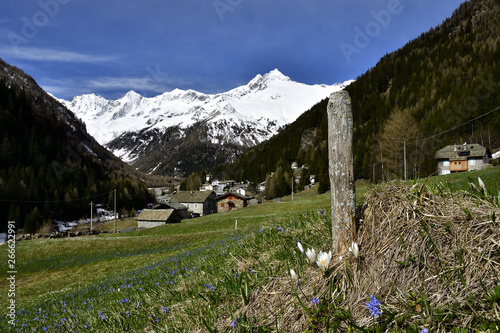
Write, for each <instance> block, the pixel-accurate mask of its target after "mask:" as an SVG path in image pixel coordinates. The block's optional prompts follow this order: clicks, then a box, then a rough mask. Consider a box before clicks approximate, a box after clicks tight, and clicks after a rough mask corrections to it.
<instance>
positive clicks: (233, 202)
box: [215, 192, 251, 213]
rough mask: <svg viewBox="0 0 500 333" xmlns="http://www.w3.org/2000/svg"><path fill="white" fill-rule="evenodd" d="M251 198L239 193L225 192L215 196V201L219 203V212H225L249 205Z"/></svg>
mask: <svg viewBox="0 0 500 333" xmlns="http://www.w3.org/2000/svg"><path fill="white" fill-rule="evenodd" d="M250 199H251V198H249V197H246V196H244V195H241V194H238V193H233V192H229V193H225V194H223V195H220V196H218V197H217V198H215V202H216V203H217V212H218V213H225V212H229V211H232V210H237V209H241V208H244V207H247V206H248V203H249V202H250Z"/></svg>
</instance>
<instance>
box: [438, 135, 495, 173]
mask: <svg viewBox="0 0 500 333" xmlns="http://www.w3.org/2000/svg"><path fill="white" fill-rule="evenodd" d="M434 158H435V159H437V161H438V165H437V173H438V175H447V174H450V173H453V172H464V171H473V170H482V169H485V168H488V167H490V166H491V164H489V162H490V159H491V153H490V151H489V149H487V148H485V147H483V146H481V145H480V144H477V143H472V144H468V143H464V144H463V145H457V144H455V145H449V146H446V147H444V148H442V149H440V150H438V151H437V152H436V154H435V155H434Z"/></svg>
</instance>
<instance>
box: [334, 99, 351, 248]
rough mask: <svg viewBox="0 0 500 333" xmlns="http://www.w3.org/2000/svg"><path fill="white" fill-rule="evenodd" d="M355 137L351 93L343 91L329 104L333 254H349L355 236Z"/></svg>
mask: <svg viewBox="0 0 500 333" xmlns="http://www.w3.org/2000/svg"><path fill="white" fill-rule="evenodd" d="M352 136H353V119H352V108H351V98H350V97H349V93H348V92H346V91H343V90H342V91H337V92H334V93H333V94H331V96H330V101H329V103H328V152H329V173H330V185H331V196H332V238H333V252H334V253H342V252H343V251H344V250H346V249H347V248H348V247H349V246H350V244H351V242H352V241H353V240H354V237H355V235H356V230H355V227H356V216H355V212H356V191H355V187H354V159H353V153H352V142H353V139H352Z"/></svg>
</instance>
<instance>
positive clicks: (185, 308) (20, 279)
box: [0, 168, 500, 331]
mask: <svg viewBox="0 0 500 333" xmlns="http://www.w3.org/2000/svg"><path fill="white" fill-rule="evenodd" d="M478 175H479V176H481V177H482V178H483V180H484V181H485V183H486V185H487V187H488V188H490V189H491V188H495V189H496V190H498V189H499V188H500V186H498V185H499V184H500V177H499V175H500V173H499V169H498V168H494V169H489V170H484V171H479V172H473V173H468V174H459V175H458V174H455V175H450V176H447V177H443V176H440V177H434V178H432V179H431V180H430V182H445V181H446V182H449V183H453V184H454V185H453V186H460V187H461V188H467V187H468V183H467V177H471V178H473V179H477V176H478ZM476 183H477V182H476ZM457 184H459V185H457ZM368 188H369V186H368V185H362V186H358V188H357V190H358V200H360V199H361V195H359V194H360V193H365V192H366V190H367V189H368ZM294 199H295V200H294V201H293V202H292V201H291V197H286V198H283V199H281V202H276V203H267V204H263V205H258V206H254V207H249V208H246V209H244V210H240V211H234V212H231V213H226V214H217V215H211V216H205V217H201V218H197V219H192V220H187V221H184V222H183V223H182V224H176V225H166V226H163V227H158V228H153V229H149V230H144V231H139V232H131V233H123V234H105V235H100V236H96V237H86V238H71V239H57V240H33V241H26V242H19V243H17V246H16V263H17V267H16V269H17V271H18V274H17V293H16V303H17V309H18V310H19V309H20V308H25V309H28V310H27V312H28V314H26V316H27V317H30V319H29V320H28V322H31V321H33V319H34V317H38V316H39V315H42V314H37V313H33V312H36V309H38V307H39V306H40V305H41V304H52V307H51V308H50V307H49V308H47V309H46V310H43V311H47V312H46V313H49V311H51V310H50V309H52V311H54V312H53V314H52V315H53V316H54V317H57V318H58V320H66V319H67V318H62V317H64V310H62V313H61V310H60V309H57V306H56V305H55V304H59V303H60V304H63V303H64V304H66V302H68V304H70V303H69V302H70V300H68V298H71V300H74V302H75V305H74V307H73V308H72V309H73V310H72V313H73V316H74V317H75V318H78V319H74V322H71V325H72V326H67V327H70V328H69V329H70V330H73V329H76V330H80V329H82V326H81V325H84V322H85V325H94V326H93V327H95V328H94V330H95V331H103V330H113V329H114V330H116V331H120V330H123V331H126V330H127V329H134V325H137V327H145V326H148V325H150V326H151V327H153V328H154V329H155V330H159V329H162V328H164V327H169V326H168V325H169V323H170V324H171V323H181V324H179V325H180V327H190V329H192V330H201V329H203V327H204V325H203V324H202V321H200V318H198V319H196V320H191V319H189V316H187V317H185V316H186V315H187V314H189V312H190V311H195V312H196V314H197V315H198V314H200V313H201V312H202V308H203V307H202V308H200V307H199V306H191V305H190V304H189V303H188V301H185V299H195V300H196V299H197V300H198V301H200V302H202V303H203V304H205V303H206V304H209V305H210V304H211V305H212V308H211V309H212V310H207V309H209V308H210V306H208V308H203V309H205V310H203V311H205V312H204V315H203V316H201V317H203V318H204V320H205V319H206V321H207V322H210V323H208V326H216V324H217V323H216V321H217V318H218V317H221V318H225V320H226V321H229V322H230V319H231V318H232V316H233V314H232V313H233V311H234V312H235V313H236V311H237V310H238V309H239V308H240V307H241V306H242V304H240V303H241V302H242V300H243V302H245V297H244V293H242V292H241V286H242V283H243V282H242V280H239V284H238V282H237V281H236V280H237V279H236V280H235V281H232V280H231V276H230V273H231V272H238V273H239V274H240V275H239V276H244V273H245V271H247V270H248V269H249V268H252V267H254V269H255V270H256V271H257V270H259V269H260V270H265V271H266V272H265V273H264V272H262V273H260V274H261V276H264V277H265V278H264V280H259V279H257V278H255V277H253V278H252V275H250V277H249V278H248V277H247V279H250V282H249V283H250V285H252V287H253V288H254V289H256V288H258V286H259V285H263V284H264V283H266V282H268V281H267V279H271V278H273V277H274V278H277V277H279V276H282V275H283V274H284V273H283V272H287V271H288V269H289V267H288V264H283V266H281V265H280V264H277V266H276V265H275V261H268V262H266V261H265V260H263V258H265V259H266V260H268V257H269V256H270V255H268V254H267V252H266V251H272V252H273V253H274V259H276V258H280V256H283V257H284V258H287V257H288V258H289V257H290V256H292V257H293V256H295V254H293V252H294V251H295V252H296V247H295V246H294V243H295V239H297V238H295V237H298V238H300V239H309V243H307V242H306V243H305V245H308V246H309V245H310V246H315V247H316V248H318V249H320V248H325V246H322V245H324V244H328V242H329V233H325V232H324V230H323V231H322V232H320V233H319V234H318V235H317V236H316V237H313V238H312V239H311V233H312V232H314V231H310V230H309V229H311V230H312V229H314V228H315V227H314V224H315V223H317V222H318V221H321V216H319V214H318V213H317V212H318V211H319V209H324V210H326V208H327V207H328V206H329V202H330V196H329V193H325V194H322V195H317V194H315V193H314V192H313V191H308V192H303V193H300V194H296V195H295V196H294ZM309 212H311V213H309ZM314 212H315V213H314ZM235 220H238V230H237V231H235ZM308 223H311V224H310V225H309V224H308ZM280 225H283V226H285V225H286V226H287V228H288V227H290V228H292V229H295V230H296V232H295V234H293V237H292V235H291V234H290V235H288V234H286V233H280V230H278V231H277V229H276V228H277V227H278V226H280ZM306 225H309V227H307V228H306V227H305V226H306ZM261 228H265V231H264V233H263V234H262V236H261V234H260V233H259V234H257V233H256V232H255V231H256V230H259V229H261ZM250 229H253V230H254V231H253V232H251V231H249V230H250ZM240 231H245V232H244V233H243V234H242V233H240ZM247 236H249V237H250V239H251V241H248V242H247V241H245V239H246V237H247ZM256 247H257V248H258V249H257V248H256ZM268 247H269V248H268ZM281 247H283V248H284V249H285V248H287V247H290V248H291V250H280V248H281ZM325 250H326V248H325ZM226 251H227V252H231V253H232V254H231V257H227V256H226V255H227V253H226ZM283 251H284V252H283ZM287 251H288V252H287ZM290 251H291V252H290ZM281 252H283V253H281ZM194 253H196V254H197V255H196V256H194V255H193V254H194ZM200 253H203V257H202V256H201V255H199V254H200ZM221 254H222V256H221ZM205 256H206V257H205ZM294 259H295V260H301V259H300V258H295V257H294ZM269 260H270V259H269ZM259 262H263V263H265V264H263V265H264V266H257V264H258V263H259ZM187 267H192V270H191V268H190V269H189V270H188V268H187ZM182 270H184V272H185V273H184V274H183V275H181V274H179V272H182ZM200 270H201V273H198V272H199V271H200ZM214 270H219V271H220V272H223V274H222V273H221V274H210V271H214ZM169 271H170V272H171V273H168V272H169ZM145 272H146V273H145ZM148 272H155V273H154V274H152V273H148ZM172 272H174V273H172ZM200 274H201V275H200ZM285 274H286V273H285ZM300 274H301V272H299V275H300ZM152 276H154V277H152ZM221 276H226V278H221ZM5 278H6V276H5V272H3V271H2V272H1V275H0V279H1V281H6V279H5ZM143 280H144V289H146V287H147V286H149V288H150V289H155V286H160V287H161V285H159V284H160V283H165V282H166V281H167V282H170V283H172V286H175V288H172V290H170V289H169V288H167V287H162V288H160V287H158V288H160V289H158V290H154V291H149V292H144V293H143V292H142V287H138V286H139V285H142V283H143ZM205 280H206V281H211V285H214V286H217V283H219V284H220V287H219V289H217V291H218V292H219V293H222V294H223V295H221V294H220V295H218V296H217V297H218V298H220V299H225V300H226V301H225V302H226V304H225V308H226V311H225V312H224V311H222V310H221V313H213V311H214V310H213V307H216V306H220V304H217V302H218V301H216V300H215V299H214V300H212V299H211V298H210V297H211V294H210V293H207V292H206V290H205V288H204V286H203V283H202V281H205ZM124 281H125V282H124ZM130 281H132V282H130ZM188 281H190V282H189V283H188ZM231 281H232V282H231ZM128 282H130V284H129V285H128V286H129V288H128V289H127V291H129V290H133V292H132V291H130V292H129V293H128V294H126V293H125V291H124V290H121V291H120V288H119V287H120V286H121V287H122V289H125V287H124V286H125V285H126V284H127V283H128ZM132 284H133V285H134V286H133V287H130V285H132ZM191 285H193V286H196V287H190V286H191ZM167 286H168V285H167ZM168 287H169V286H168ZM106 288H108V289H106ZM103 290H106V291H104V292H103ZM0 294H2V295H6V294H7V284H6V283H5V282H2V283H1V284H0ZM103 294H104V295H105V296H102V295H103ZM85 299H86V300H91V301H93V302H95V304H96V306H94V307H92V310H87V309H84V308H83V306H82V305H81V303H82V302H83V301H82V300H85ZM98 299H99V301H98ZM126 299H128V300H132V299H133V300H134V302H139V304H138V305H140V307H131V308H130V310H126V309H128V308H124V306H121V305H120V307H119V306H118V305H116V304H117V303H119V302H123V301H124V300H126ZM120 300H121V301H120ZM7 301H8V300H7V299H6V298H5V297H2V298H0V306H1V308H2V309H5V308H6V304H7V303H6V302H7ZM166 301H167V302H168V303H169V304H168V305H169V308H170V306H171V307H172V308H174V309H175V308H178V309H179V311H178V312H177V314H175V315H174V313H175V311H172V310H169V312H168V316H169V317H167V314H163V313H161V311H160V310H161V309H163V305H161V307H160V304H163V303H160V302H166ZM58 302H59V303H58ZM140 302H142V303H140ZM76 303H78V304H79V305H77V304H76ZM83 303H86V302H83ZM97 304H99V308H100V309H106V311H107V312H106V314H101V313H100V312H98V310H97V308H98V306H97ZM122 304H123V303H122ZM64 306H66V305H64ZM68 306H69V305H68ZM86 306H87V305H85V306H84V307H86ZM143 306H144V307H148V308H147V311H150V313H153V315H155V317H154V318H155V319H157V317H158V318H160V315H165V318H163V319H162V321H161V322H162V323H167V324H165V325H166V326H155V325H156V324H155V322H154V321H152V320H151V315H147V314H144V313H141V312H140V310H138V309H139V308H140V309H142V307H143ZM132 308H133V309H134V310H136V311H137V314H136V315H137V317H136V318H135V320H134V321H133V323H134V324H131V323H129V322H127V320H126V318H128V317H127V316H130V313H129V314H127V315H124V313H126V312H125V311H127V312H129V311H131V309H132ZM231 308H233V310H227V309H231ZM30 309H31V310H30ZM30 311H31V312H30ZM100 311H102V310H100ZM155 311H156V312H155ZM228 311H229V312H228ZM3 312H4V311H2V313H3ZM198 312H200V313H198ZM43 313H45V312H43ZM103 315H105V316H107V318H114V321H113V322H112V321H111V320H102V316H103ZM61 316H62V317H61ZM67 316H68V315H66V317H67ZM96 317H97V318H98V319H99V318H101V320H96V319H95V318H96ZM92 318H93V319H92ZM17 319H18V320H19V322H18V324H19V325H20V324H21V322H22V320H23V319H22V314H20V315H19V316H18V318H17ZM92 320H93V321H92ZM248 320H250V319H248ZM183 321H184V322H183ZM117 322H118V323H120V325H125V326H120V327H119V328H117V327H116V326H115V325H117V324H116V323H117ZM65 323H66V322H65ZM65 323H63V324H65ZM5 324H6V320H4V319H3V320H2V322H1V323H0V327H2V325H5ZM50 324H51V325H54V322H52V323H50ZM30 325H35V326H34V327H39V328H40V327H44V326H46V325H49V321H48V320H47V322H45V323H38V320H37V323H35V324H30ZM37 325H42V326H37ZM60 325H61V324H60ZM66 325H70V324H66ZM79 325H80V326H79ZM130 325H131V326H130ZM200 325H201V326H200ZM28 326H29V325H28ZM4 327H5V326H4ZM53 327H55V326H53ZM137 327H136V328H137ZM165 330H167V331H168V329H165Z"/></svg>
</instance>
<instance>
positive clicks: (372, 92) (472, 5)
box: [346, 0, 500, 177]
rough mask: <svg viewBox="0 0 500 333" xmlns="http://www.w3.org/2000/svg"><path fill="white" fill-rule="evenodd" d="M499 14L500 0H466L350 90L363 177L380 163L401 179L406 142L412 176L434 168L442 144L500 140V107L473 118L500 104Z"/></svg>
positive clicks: (357, 158) (357, 165) (491, 145)
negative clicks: (437, 24) (435, 156)
mask: <svg viewBox="0 0 500 333" xmlns="http://www.w3.org/2000/svg"><path fill="white" fill-rule="evenodd" d="M499 18H500V1H498V0H475V1H467V2H464V3H463V4H462V5H461V6H460V7H459V8H458V9H457V10H456V11H455V12H454V13H453V16H452V17H451V18H450V19H447V20H446V21H444V22H443V23H442V24H441V25H440V26H439V27H437V28H435V29H432V30H431V31H429V32H426V33H424V34H422V35H421V36H420V37H419V38H417V39H416V40H413V41H411V42H410V43H408V44H407V45H406V46H404V47H403V48H401V49H400V50H398V51H396V52H393V53H391V54H387V55H386V56H385V57H383V58H382V59H381V60H380V62H379V63H378V64H377V65H376V66H375V67H374V68H372V69H370V70H369V71H368V72H367V73H365V74H364V75H362V76H361V77H359V78H358V79H357V80H356V81H355V82H354V83H353V84H351V85H350V86H349V87H347V89H346V90H347V91H348V92H349V94H350V95H351V98H352V101H353V112H354V122H355V124H354V126H355V143H354V145H355V148H354V149H355V150H354V154H355V169H356V170H357V172H358V177H370V174H371V173H372V169H373V168H372V167H373V164H376V163H378V164H382V163H383V164H384V166H385V167H386V168H385V172H386V175H389V174H393V175H396V176H399V177H401V176H402V171H403V147H404V142H406V143H408V145H407V156H408V158H407V163H408V165H409V166H410V168H409V171H410V174H409V176H410V177H411V176H413V174H415V173H416V174H417V175H419V176H427V175H429V174H431V173H433V172H434V171H435V169H436V162H435V161H434V153H435V152H436V150H438V149H440V148H442V147H443V146H444V145H448V144H453V143H455V142H456V143H463V142H466V141H467V142H476V143H479V144H482V145H484V146H486V147H487V148H494V147H497V146H499V145H500V135H499V131H500V112H499V111H494V112H492V113H490V114H487V115H485V116H483V117H481V118H479V119H477V120H474V121H472V120H473V119H475V118H476V117H480V116H482V115H484V114H486V113H488V112H489V111H491V110H494V109H495V108H497V107H499V106H500V67H499V61H500V45H499V41H500V25H499V24H498V20H499ZM401 126H402V127H401ZM409 128H411V129H412V130H411V131H408V129H409ZM443 132H446V133H443ZM441 133H443V134H441ZM394 134H397V135H394ZM435 135H436V136H435ZM426 138H429V139H426ZM422 139H425V140H423V141H422ZM377 171H378V172H380V168H377Z"/></svg>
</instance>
